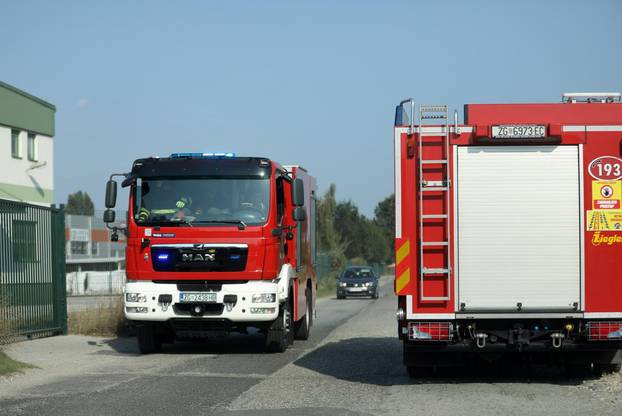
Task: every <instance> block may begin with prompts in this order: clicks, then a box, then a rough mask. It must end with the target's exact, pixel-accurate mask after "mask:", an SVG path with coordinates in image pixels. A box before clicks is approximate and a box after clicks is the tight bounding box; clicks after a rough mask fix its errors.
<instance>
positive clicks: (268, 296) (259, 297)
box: [253, 293, 276, 303]
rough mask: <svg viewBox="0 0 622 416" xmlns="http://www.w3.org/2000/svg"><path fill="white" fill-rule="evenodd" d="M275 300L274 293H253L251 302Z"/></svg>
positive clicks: (271, 301) (270, 301) (272, 301)
mask: <svg viewBox="0 0 622 416" xmlns="http://www.w3.org/2000/svg"><path fill="white" fill-rule="evenodd" d="M274 302H276V293H255V294H254V295H253V303H274Z"/></svg>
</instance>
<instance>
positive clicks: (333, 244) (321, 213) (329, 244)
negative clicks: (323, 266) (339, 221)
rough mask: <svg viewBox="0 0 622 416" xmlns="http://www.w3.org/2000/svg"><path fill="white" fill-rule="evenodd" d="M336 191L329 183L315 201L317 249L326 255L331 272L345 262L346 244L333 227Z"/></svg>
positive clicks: (333, 185) (338, 268) (336, 270)
mask: <svg viewBox="0 0 622 416" xmlns="http://www.w3.org/2000/svg"><path fill="white" fill-rule="evenodd" d="M336 193H337V187H336V186H335V184H331V185H330V186H329V187H328V190H327V191H326V193H325V194H324V196H323V197H322V198H320V200H319V201H318V203H317V220H316V221H317V224H316V225H317V239H318V249H319V251H321V252H324V253H326V254H327V255H328V257H329V263H330V269H331V273H332V274H335V273H336V272H338V271H339V270H340V269H341V268H342V267H343V266H344V265H345V263H346V256H345V254H344V252H345V247H346V245H345V244H344V242H343V240H342V239H341V236H340V234H339V233H338V232H337V230H336V228H335V210H336V207H337V201H336V199H335V194H336Z"/></svg>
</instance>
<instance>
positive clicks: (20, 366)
mask: <svg viewBox="0 0 622 416" xmlns="http://www.w3.org/2000/svg"><path fill="white" fill-rule="evenodd" d="M28 368H35V367H34V366H32V365H30V364H26V363H22V362H19V361H15V360H14V359H12V358H11V357H9V356H8V355H6V354H5V353H3V352H2V351H0V377H1V376H8V375H9V374H13V373H21V372H22V370H26V369H28Z"/></svg>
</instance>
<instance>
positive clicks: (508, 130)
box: [492, 124, 546, 139]
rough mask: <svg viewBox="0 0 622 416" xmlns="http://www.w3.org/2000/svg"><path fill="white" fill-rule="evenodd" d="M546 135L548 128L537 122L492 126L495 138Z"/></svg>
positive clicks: (522, 137)
mask: <svg viewBox="0 0 622 416" xmlns="http://www.w3.org/2000/svg"><path fill="white" fill-rule="evenodd" d="M545 136H546V128H545V126H542V125H536V124H519V125H502V126H492V137H493V138H495V139H533V138H542V137H545Z"/></svg>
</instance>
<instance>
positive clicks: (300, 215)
mask: <svg viewBox="0 0 622 416" xmlns="http://www.w3.org/2000/svg"><path fill="white" fill-rule="evenodd" d="M292 214H293V215H292V216H293V217H294V221H296V222H301V221H304V220H305V219H306V218H307V213H306V212H305V209H304V208H303V207H295V208H294V210H293V213H292Z"/></svg>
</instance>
